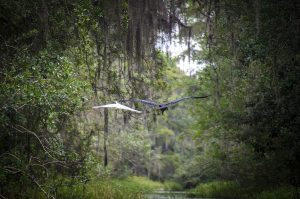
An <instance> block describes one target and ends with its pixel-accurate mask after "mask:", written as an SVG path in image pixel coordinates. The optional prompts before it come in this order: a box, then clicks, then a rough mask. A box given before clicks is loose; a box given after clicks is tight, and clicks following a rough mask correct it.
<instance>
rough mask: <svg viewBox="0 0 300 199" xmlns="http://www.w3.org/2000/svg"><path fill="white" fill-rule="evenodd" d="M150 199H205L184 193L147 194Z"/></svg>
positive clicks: (160, 192)
mask: <svg viewBox="0 0 300 199" xmlns="http://www.w3.org/2000/svg"><path fill="white" fill-rule="evenodd" d="M147 198H148V199H205V198H197V197H196V196H195V195H192V194H190V193H187V192H184V191H156V192H153V193H151V194H147Z"/></svg>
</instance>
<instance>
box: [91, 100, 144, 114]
mask: <svg viewBox="0 0 300 199" xmlns="http://www.w3.org/2000/svg"><path fill="white" fill-rule="evenodd" d="M99 108H117V109H123V110H128V111H132V112H136V113H142V111H138V110H135V109H133V108H130V107H127V106H124V105H122V104H119V103H118V102H115V104H106V105H101V106H94V107H93V109H99Z"/></svg>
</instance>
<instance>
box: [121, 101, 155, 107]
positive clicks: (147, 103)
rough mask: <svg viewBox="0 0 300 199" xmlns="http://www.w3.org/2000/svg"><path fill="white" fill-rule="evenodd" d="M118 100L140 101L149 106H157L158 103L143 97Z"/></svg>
mask: <svg viewBox="0 0 300 199" xmlns="http://www.w3.org/2000/svg"><path fill="white" fill-rule="evenodd" d="M119 102H140V103H142V104H146V105H148V106H151V107H155V106H158V104H157V103H155V102H154V101H152V100H144V99H126V100H119Z"/></svg>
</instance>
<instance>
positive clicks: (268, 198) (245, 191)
mask: <svg viewBox="0 0 300 199" xmlns="http://www.w3.org/2000/svg"><path fill="white" fill-rule="evenodd" d="M190 192H191V193H193V194H196V195H197V196H199V197H205V198H224V199H226V198H230V199H294V198H299V196H300V188H295V187H292V186H281V187H277V188H273V189H270V190H265V191H259V190H258V189H257V188H245V187H242V186H240V185H239V184H238V183H235V182H230V181H215V182H209V183H201V184H199V185H198V186H197V187H196V188H194V189H192V190H190Z"/></svg>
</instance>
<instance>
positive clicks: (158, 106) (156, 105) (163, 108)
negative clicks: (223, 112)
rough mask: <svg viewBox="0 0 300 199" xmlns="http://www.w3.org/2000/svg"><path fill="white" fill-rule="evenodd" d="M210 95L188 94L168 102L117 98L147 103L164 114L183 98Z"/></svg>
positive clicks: (201, 97) (200, 97)
mask: <svg viewBox="0 0 300 199" xmlns="http://www.w3.org/2000/svg"><path fill="white" fill-rule="evenodd" d="M209 96H210V95H206V96H199V97H194V96H189V97H183V98H179V99H176V100H173V101H170V102H166V103H161V104H160V103H156V102H154V101H152V100H144V99H125V100H119V102H120V103H122V102H128V101H130V102H140V103H142V104H145V105H148V106H150V107H151V108H156V109H159V110H160V111H161V113H162V114H164V112H165V111H166V110H168V107H169V106H171V105H174V104H176V103H178V102H181V101H183V100H187V99H203V98H207V97H209Z"/></svg>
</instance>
